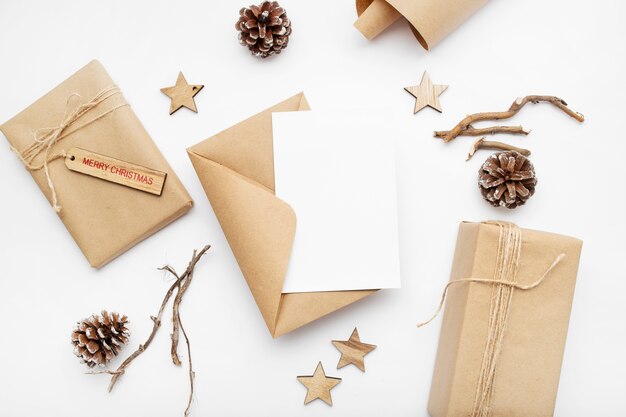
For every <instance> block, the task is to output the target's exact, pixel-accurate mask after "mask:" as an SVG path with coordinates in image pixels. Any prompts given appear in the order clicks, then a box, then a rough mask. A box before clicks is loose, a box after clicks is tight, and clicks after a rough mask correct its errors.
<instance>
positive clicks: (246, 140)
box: [189, 93, 310, 190]
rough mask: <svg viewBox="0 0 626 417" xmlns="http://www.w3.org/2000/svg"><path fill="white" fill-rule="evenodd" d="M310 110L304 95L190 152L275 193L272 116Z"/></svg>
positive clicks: (253, 118) (256, 116)
mask: <svg viewBox="0 0 626 417" xmlns="http://www.w3.org/2000/svg"><path fill="white" fill-rule="evenodd" d="M299 110H310V107H309V104H308V103H307V101H306V98H305V97H304V93H298V94H296V95H295V96H293V97H291V98H288V99H287V100H285V101H283V102H281V103H278V104H276V105H275V106H273V107H270V108H268V109H266V110H263V111H262V112H260V113H258V114H256V115H254V116H252V117H250V118H248V119H246V120H244V121H243V122H241V123H238V124H236V125H234V126H232V127H230V128H228V129H226V130H224V131H222V132H220V133H218V134H217V135H215V136H212V137H210V138H209V139H206V140H204V141H202V142H200V143H198V144H197V145H194V146H193V147H191V148H189V151H191V152H193V153H195V154H197V155H200V156H203V157H205V158H207V159H209V160H212V161H214V162H217V163H218V164H220V165H223V166H225V167H228V168H230V169H231V170H233V171H235V172H237V173H239V174H241V175H243V176H244V177H247V178H249V179H251V180H253V181H256V182H258V183H260V184H262V185H263V186H265V187H267V188H269V189H270V190H274V147H273V141H272V113H274V112H286V111H299Z"/></svg>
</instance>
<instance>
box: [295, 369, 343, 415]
mask: <svg viewBox="0 0 626 417" xmlns="http://www.w3.org/2000/svg"><path fill="white" fill-rule="evenodd" d="M298 381H300V383H301V384H302V385H304V386H305V387H306V389H307V392H306V397H305V398H304V405H307V404H309V403H310V402H312V401H314V400H316V399H318V398H319V399H320V400H322V401H324V402H325V403H326V404H328V405H330V406H332V405H333V399H332V397H331V396H330V390H331V389H333V388H334V387H335V386H336V385H337V384H339V383H340V382H341V378H335V377H330V376H326V374H325V373H324V367H323V366H322V362H319V363H318V364H317V368H315V373H314V374H313V375H311V376H299V377H298Z"/></svg>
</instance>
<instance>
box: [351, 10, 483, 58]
mask: <svg viewBox="0 0 626 417" xmlns="http://www.w3.org/2000/svg"><path fill="white" fill-rule="evenodd" d="M487 1H488V0H356V9H357V14H358V15H359V18H358V19H357V21H356V22H355V24H354V26H355V27H356V28H357V29H358V30H359V31H360V32H361V33H362V34H363V36H365V37H366V38H367V39H373V38H375V37H376V36H378V35H379V34H380V33H381V32H382V31H384V30H385V29H386V28H387V27H388V26H390V25H391V24H392V23H393V22H395V21H396V20H398V19H399V18H400V17H401V16H403V17H404V18H405V19H406V20H407V21H408V22H409V24H410V25H411V30H412V31H413V34H414V35H415V37H416V38H417V40H418V41H419V43H420V44H421V45H422V46H423V47H424V48H425V49H430V48H432V47H433V46H435V45H436V44H438V43H439V42H440V41H441V40H442V39H443V38H445V37H446V36H448V35H449V34H450V33H452V31H453V30H454V29H456V28H457V27H459V26H460V25H461V24H462V23H463V22H465V21H466V20H467V19H468V18H469V17H470V16H471V15H473V14H474V13H476V11H477V10H478V9H480V8H481V7H482V6H484V5H485V3H487Z"/></svg>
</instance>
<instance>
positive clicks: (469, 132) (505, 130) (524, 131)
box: [435, 125, 530, 138]
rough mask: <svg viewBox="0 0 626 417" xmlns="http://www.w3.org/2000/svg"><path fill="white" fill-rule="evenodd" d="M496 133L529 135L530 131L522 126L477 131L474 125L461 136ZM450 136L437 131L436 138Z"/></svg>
mask: <svg viewBox="0 0 626 417" xmlns="http://www.w3.org/2000/svg"><path fill="white" fill-rule="evenodd" d="M496 133H508V134H510V135H528V134H529V133H530V130H527V129H524V128H523V127H522V126H491V127H481V128H479V129H476V128H474V127H473V126H472V125H470V126H468V127H467V128H465V129H464V130H463V132H462V133H461V134H459V136H483V135H495V134H496ZM449 134H450V131H449V130H438V131H435V137H436V138H445V137H446V136H448V135H449Z"/></svg>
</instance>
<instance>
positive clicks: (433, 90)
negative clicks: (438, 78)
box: [404, 71, 448, 114]
mask: <svg viewBox="0 0 626 417" xmlns="http://www.w3.org/2000/svg"><path fill="white" fill-rule="evenodd" d="M447 88H448V86H447V85H440V84H433V83H432V81H430V76H429V75H428V73H427V72H426V71H424V74H423V75H422V81H420V84H419V85H414V86H411V87H404V89H405V90H406V92H407V93H409V94H411V95H412V96H413V97H415V109H414V110H413V114H415V113H417V112H418V111H420V110H422V109H423V108H424V107H426V106H428V107H430V108H433V109H435V110H437V111H438V112H439V113H441V112H442V110H441V103H440V102H439V96H440V95H441V93H443V92H444V91H446V89H447Z"/></svg>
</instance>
